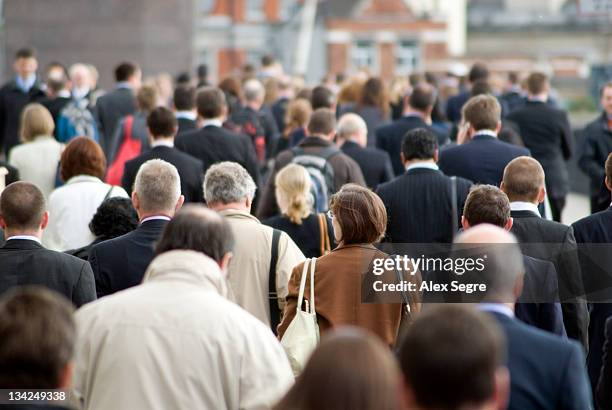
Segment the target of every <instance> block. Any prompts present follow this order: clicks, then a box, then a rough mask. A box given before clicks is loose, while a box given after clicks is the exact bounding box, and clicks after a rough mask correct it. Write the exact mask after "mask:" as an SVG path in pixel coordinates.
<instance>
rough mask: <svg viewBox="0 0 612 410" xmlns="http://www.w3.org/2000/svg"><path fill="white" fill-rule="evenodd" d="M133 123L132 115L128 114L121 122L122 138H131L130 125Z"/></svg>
mask: <svg viewBox="0 0 612 410" xmlns="http://www.w3.org/2000/svg"><path fill="white" fill-rule="evenodd" d="M133 124H134V116H133V115H128V116H127V117H125V121H124V122H123V139H124V140H125V141H127V140H131V139H132V125H133Z"/></svg>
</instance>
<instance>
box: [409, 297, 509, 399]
mask: <svg viewBox="0 0 612 410" xmlns="http://www.w3.org/2000/svg"><path fill="white" fill-rule="evenodd" d="M504 352H505V340H504V336H503V334H502V332H501V330H500V329H499V325H497V324H496V323H495V321H494V320H493V319H492V318H490V317H488V316H487V314H486V313H483V312H478V311H476V310H475V309H473V308H469V307H467V306H458V305H442V306H437V307H432V308H431V309H425V310H423V311H422V312H421V313H420V314H419V315H418V316H417V317H416V319H415V320H414V322H413V323H411V325H410V327H409V328H408V332H407V334H406V336H405V337H404V339H403V341H402V343H401V347H400V353H399V356H400V359H399V360H400V366H401V368H402V372H403V373H404V378H405V383H406V385H407V386H408V388H409V389H410V390H411V391H412V393H413V395H414V399H415V401H416V402H417V404H418V406H419V407H420V408H424V409H460V408H463V407H464V406H466V405H475V407H477V405H479V404H483V403H484V402H486V401H487V400H489V399H491V398H493V396H494V395H495V389H496V387H495V372H496V371H497V370H498V369H499V368H501V367H502V366H503V362H504Z"/></svg>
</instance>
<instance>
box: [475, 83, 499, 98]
mask: <svg viewBox="0 0 612 410" xmlns="http://www.w3.org/2000/svg"><path fill="white" fill-rule="evenodd" d="M482 94H493V89H492V88H491V85H490V84H489V80H477V81H475V82H474V83H473V84H472V90H471V91H470V96H471V97H475V96H477V95H482Z"/></svg>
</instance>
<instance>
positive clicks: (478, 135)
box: [472, 131, 497, 141]
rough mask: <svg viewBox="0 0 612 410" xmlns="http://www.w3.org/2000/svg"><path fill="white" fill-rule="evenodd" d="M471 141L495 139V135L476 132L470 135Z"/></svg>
mask: <svg viewBox="0 0 612 410" xmlns="http://www.w3.org/2000/svg"><path fill="white" fill-rule="evenodd" d="M472 141H497V137H496V136H493V135H491V134H490V133H489V132H488V131H487V132H479V133H478V132H477V133H476V134H475V135H474V136H472Z"/></svg>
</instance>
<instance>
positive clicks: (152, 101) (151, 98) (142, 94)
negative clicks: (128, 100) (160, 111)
mask: <svg viewBox="0 0 612 410" xmlns="http://www.w3.org/2000/svg"><path fill="white" fill-rule="evenodd" d="M157 97H158V94H157V89H156V88H155V87H153V86H152V85H143V86H142V87H140V89H139V90H138V93H136V102H137V103H138V108H139V109H140V111H144V112H146V113H149V112H151V111H153V109H154V108H155V107H157V101H158V99H157Z"/></svg>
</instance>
